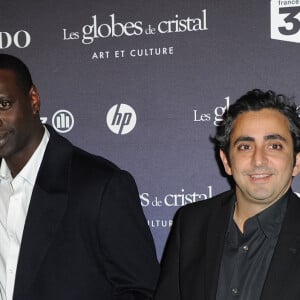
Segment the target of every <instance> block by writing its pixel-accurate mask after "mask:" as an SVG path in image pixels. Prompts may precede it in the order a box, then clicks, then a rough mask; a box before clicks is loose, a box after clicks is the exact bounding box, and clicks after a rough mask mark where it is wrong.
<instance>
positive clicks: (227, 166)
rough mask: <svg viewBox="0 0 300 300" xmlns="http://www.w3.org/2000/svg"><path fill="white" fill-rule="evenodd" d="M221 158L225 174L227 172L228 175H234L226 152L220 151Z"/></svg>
mask: <svg viewBox="0 0 300 300" xmlns="http://www.w3.org/2000/svg"><path fill="white" fill-rule="evenodd" d="M220 158H221V160H222V163H223V166H224V169H225V172H226V173H227V174H228V175H232V171H231V167H230V163H229V161H228V159H227V156H226V154H225V152H224V151H223V150H220Z"/></svg>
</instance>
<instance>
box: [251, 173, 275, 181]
mask: <svg viewBox="0 0 300 300" xmlns="http://www.w3.org/2000/svg"><path fill="white" fill-rule="evenodd" d="M271 176H272V174H252V175H249V177H250V179H251V181H253V182H266V181H268V179H269V178H270V177H271Z"/></svg>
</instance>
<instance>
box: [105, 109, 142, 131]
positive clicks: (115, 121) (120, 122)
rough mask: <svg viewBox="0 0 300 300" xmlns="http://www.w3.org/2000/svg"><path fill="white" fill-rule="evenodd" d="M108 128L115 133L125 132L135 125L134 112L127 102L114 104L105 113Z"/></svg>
mask: <svg viewBox="0 0 300 300" xmlns="http://www.w3.org/2000/svg"><path fill="white" fill-rule="evenodd" d="M106 123H107V126H108V128H109V129H110V130H111V131H112V132H113V133H115V134H121V135H124V134H127V133H129V132H130V131H132V130H133V128H134V127H135V125H136V113H135V111H134V109H133V108H132V107H131V106H130V105H128V104H124V103H122V104H115V105H114V106H113V107H111V108H110V110H109V111H108V113H107V115H106Z"/></svg>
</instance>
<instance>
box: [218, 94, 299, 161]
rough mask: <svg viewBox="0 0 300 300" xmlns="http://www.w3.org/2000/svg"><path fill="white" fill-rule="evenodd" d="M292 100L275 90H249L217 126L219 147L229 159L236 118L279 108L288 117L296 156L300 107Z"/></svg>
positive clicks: (231, 107) (230, 107)
mask: <svg viewBox="0 0 300 300" xmlns="http://www.w3.org/2000/svg"><path fill="white" fill-rule="evenodd" d="M292 100H293V99H292V98H288V97H287V96H285V95H283V94H276V93H275V92H273V91H267V92H263V91H262V90H259V89H254V90H252V91H249V92H247V93H246V94H245V95H243V96H241V97H240V98H239V99H238V100H237V101H236V102H235V103H233V104H232V105H230V106H229V109H228V110H227V111H225V113H224V114H223V121H222V123H221V125H220V126H219V127H218V128H217V133H216V135H215V143H216V146H217V148H218V149H221V150H223V151H224V153H225V154H226V157H227V159H229V146H230V135H231V132H232V128H233V125H234V121H235V119H236V118H237V117H238V116H239V115H240V114H242V113H244V112H249V111H259V110H262V109H265V108H268V109H274V110H277V111H279V112H280V113H282V114H283V115H284V116H286V117H287V119H288V121H289V128H290V132H291V135H292V139H293V146H294V156H296V154H297V153H298V152H300V118H299V109H298V107H297V106H296V104H295V103H294V102H293V101H292Z"/></svg>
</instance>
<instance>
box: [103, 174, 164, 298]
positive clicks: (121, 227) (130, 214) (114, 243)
mask: <svg viewBox="0 0 300 300" xmlns="http://www.w3.org/2000/svg"><path fill="white" fill-rule="evenodd" d="M99 235H100V236H99V240H100V246H101V249H102V251H103V255H104V264H105V270H106V276H107V278H108V280H109V281H110V283H111V285H112V288H113V294H114V297H115V299H116V300H146V299H152V295H153V292H154V290H155V287H156V283H157V279H158V275H159V265H158V262H157V258H156V252H155V247H154V242H153V238H152V235H151V233H150V229H149V226H148V224H147V222H146V219H145V216H144V214H143V210H142V207H141V204H140V199H139V194H138V190H137V187H136V184H135V181H134V179H133V178H132V176H131V175H130V174H129V173H127V172H126V171H116V172H115V174H114V175H113V176H112V178H111V180H110V181H109V183H108V184H107V186H106V189H105V191H104V195H103V199H102V206H101V214H100V217H99Z"/></svg>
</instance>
